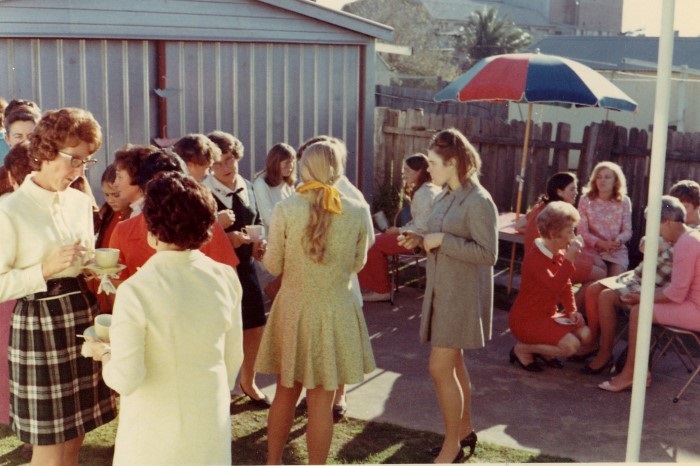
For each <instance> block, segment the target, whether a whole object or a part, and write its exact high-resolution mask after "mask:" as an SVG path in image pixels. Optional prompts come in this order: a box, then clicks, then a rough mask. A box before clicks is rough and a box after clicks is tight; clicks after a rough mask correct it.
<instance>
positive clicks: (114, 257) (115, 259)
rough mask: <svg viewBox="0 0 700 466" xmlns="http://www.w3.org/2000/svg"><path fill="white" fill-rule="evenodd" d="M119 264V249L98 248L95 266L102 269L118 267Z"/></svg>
mask: <svg viewBox="0 0 700 466" xmlns="http://www.w3.org/2000/svg"><path fill="white" fill-rule="evenodd" d="M118 263H119V249H115V248H97V249H95V264H97V266H98V267H100V268H101V269H109V268H112V267H116V266H117V264H118Z"/></svg>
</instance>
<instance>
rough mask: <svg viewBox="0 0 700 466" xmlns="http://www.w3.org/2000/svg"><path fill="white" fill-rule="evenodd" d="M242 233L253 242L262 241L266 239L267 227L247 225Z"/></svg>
mask: <svg viewBox="0 0 700 466" xmlns="http://www.w3.org/2000/svg"><path fill="white" fill-rule="evenodd" d="M242 231H243V233H245V234H246V235H248V238H250V239H251V240H253V241H260V240H261V239H263V238H264V237H265V227H264V226H262V225H246V226H245V227H243V228H242Z"/></svg>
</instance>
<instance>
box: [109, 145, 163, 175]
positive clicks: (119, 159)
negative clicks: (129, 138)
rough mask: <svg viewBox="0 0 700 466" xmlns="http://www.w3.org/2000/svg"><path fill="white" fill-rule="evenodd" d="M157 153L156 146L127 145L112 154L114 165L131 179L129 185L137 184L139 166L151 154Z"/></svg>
mask: <svg viewBox="0 0 700 466" xmlns="http://www.w3.org/2000/svg"><path fill="white" fill-rule="evenodd" d="M156 151H158V148H157V147H156V146H152V145H146V146H141V145H136V144H127V145H125V146H123V147H121V148H120V149H119V150H117V151H116V152H115V153H114V165H115V168H116V169H118V170H125V171H126V172H127V173H128V174H129V177H130V178H131V184H132V185H135V184H138V178H139V172H140V171H141V164H143V161H144V160H146V157H148V156H149V155H150V154H152V153H153V152H156Z"/></svg>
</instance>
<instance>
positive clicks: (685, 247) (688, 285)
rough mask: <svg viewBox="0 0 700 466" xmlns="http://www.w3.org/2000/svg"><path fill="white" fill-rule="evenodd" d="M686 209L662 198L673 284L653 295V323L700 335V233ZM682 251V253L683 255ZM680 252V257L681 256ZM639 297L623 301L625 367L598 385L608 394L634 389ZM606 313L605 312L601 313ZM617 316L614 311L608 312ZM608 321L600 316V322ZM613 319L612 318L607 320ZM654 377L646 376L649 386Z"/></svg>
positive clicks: (663, 228) (626, 297)
mask: <svg viewBox="0 0 700 466" xmlns="http://www.w3.org/2000/svg"><path fill="white" fill-rule="evenodd" d="M685 215H686V211H685V207H683V204H681V202H680V201H679V200H678V199H677V198H675V197H672V196H663V197H662V198H661V219H660V221H661V226H660V229H659V233H660V234H661V236H662V237H663V239H664V240H665V241H667V242H669V243H671V244H673V249H674V251H676V253H675V254H674V256H673V266H672V272H671V282H670V283H669V284H668V285H667V286H665V287H664V288H662V289H657V290H656V291H655V293H654V309H653V316H652V318H653V322H654V323H656V324H661V325H671V326H674V327H680V328H683V329H687V330H692V331H694V332H700V305H699V304H698V303H700V232H698V230H696V229H692V228H690V227H689V226H687V225H686V224H685ZM681 251H682V252H681ZM679 252H681V253H679ZM639 298H640V293H627V294H625V295H622V296H620V300H621V301H622V302H624V303H625V304H629V305H631V306H632V309H631V310H630V321H629V325H628V327H627V331H628V338H627V342H628V348H629V350H628V351H627V360H626V361H625V367H624V368H623V369H622V371H621V372H620V374H619V375H618V376H616V377H613V378H612V379H610V380H609V381H605V382H603V383H601V384H600V385H598V388H600V389H602V390H606V391H609V392H621V391H624V390H629V389H630V388H632V377H633V371H634V361H635V347H636V344H637V324H638V322H639ZM599 311H600V312H605V311H606V309H604V308H601V309H599ZM607 311H608V312H611V313H612V312H614V309H612V310H610V309H608V310H607ZM603 319H605V317H604V316H602V315H601V320H603ZM608 319H610V317H608ZM650 384H651V376H650V375H647V386H649V385H650Z"/></svg>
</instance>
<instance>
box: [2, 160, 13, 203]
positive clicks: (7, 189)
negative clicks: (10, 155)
mask: <svg viewBox="0 0 700 466" xmlns="http://www.w3.org/2000/svg"><path fill="white" fill-rule="evenodd" d="M12 191H14V188H13V187H12V184H10V176H9V173H8V172H7V168H5V167H0V196H2V195H4V194H9V193H11V192H12Z"/></svg>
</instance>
